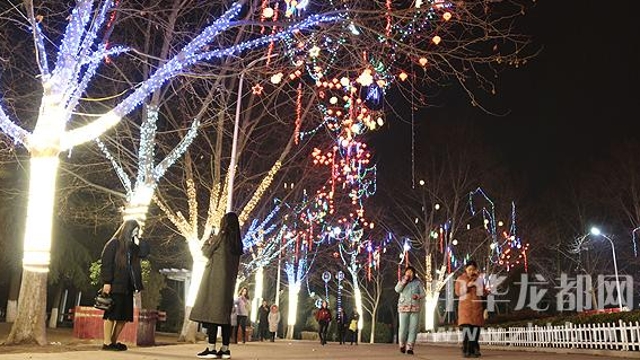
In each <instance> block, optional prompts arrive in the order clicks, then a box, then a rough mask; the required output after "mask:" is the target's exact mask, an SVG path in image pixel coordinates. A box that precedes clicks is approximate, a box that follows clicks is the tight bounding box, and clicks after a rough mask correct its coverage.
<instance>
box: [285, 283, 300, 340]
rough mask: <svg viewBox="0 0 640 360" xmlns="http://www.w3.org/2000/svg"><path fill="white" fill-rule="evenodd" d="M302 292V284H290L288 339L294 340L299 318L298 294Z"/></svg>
mask: <svg viewBox="0 0 640 360" xmlns="http://www.w3.org/2000/svg"><path fill="white" fill-rule="evenodd" d="M299 292H300V283H293V284H292V283H289V309H288V316H287V322H288V325H289V326H288V327H287V339H288V340H293V332H294V330H295V326H296V320H297V317H298V293H299Z"/></svg>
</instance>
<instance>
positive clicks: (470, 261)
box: [464, 260, 478, 269]
mask: <svg viewBox="0 0 640 360" xmlns="http://www.w3.org/2000/svg"><path fill="white" fill-rule="evenodd" d="M469 266H474V267H476V268H478V263H477V262H475V261H473V260H469V261H467V263H466V264H464V268H465V269H466V268H468V267H469Z"/></svg>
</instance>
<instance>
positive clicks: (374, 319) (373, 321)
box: [369, 300, 378, 344]
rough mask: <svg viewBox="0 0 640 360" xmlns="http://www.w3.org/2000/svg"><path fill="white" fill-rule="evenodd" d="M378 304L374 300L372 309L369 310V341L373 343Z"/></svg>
mask: <svg viewBox="0 0 640 360" xmlns="http://www.w3.org/2000/svg"><path fill="white" fill-rule="evenodd" d="M377 314H378V304H377V300H376V304H375V305H374V306H373V311H372V312H371V335H370V336H369V343H370V344H375V342H376V321H378V316H377Z"/></svg>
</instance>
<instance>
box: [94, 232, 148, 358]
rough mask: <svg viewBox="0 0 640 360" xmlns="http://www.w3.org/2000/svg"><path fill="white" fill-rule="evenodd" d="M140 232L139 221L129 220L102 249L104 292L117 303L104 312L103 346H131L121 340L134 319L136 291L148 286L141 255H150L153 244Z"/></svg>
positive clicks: (110, 348) (123, 348)
mask: <svg viewBox="0 0 640 360" xmlns="http://www.w3.org/2000/svg"><path fill="white" fill-rule="evenodd" d="M139 236H140V225H139V224H138V222H137V221H135V220H127V221H125V222H124V223H123V224H122V225H121V226H120V228H118V230H117V231H116V233H115V234H113V237H112V238H111V240H109V241H108V242H107V243H106V244H105V245H104V248H103V249H102V257H101V261H102V265H101V267H100V276H101V278H102V283H103V284H104V285H103V286H102V293H103V294H108V295H110V296H111V298H112V299H113V306H112V307H111V308H110V309H109V310H107V311H105V312H104V316H103V319H104V324H103V327H104V341H103V343H102V350H112V351H124V350H127V346H126V345H125V344H123V343H120V342H118V337H119V336H120V333H121V332H122V329H124V325H125V324H126V323H127V322H129V321H133V294H134V292H138V291H142V289H143V288H144V287H143V285H142V267H141V265H140V259H141V258H145V257H147V256H148V255H149V244H148V243H147V242H146V241H144V240H141V239H140V238H139Z"/></svg>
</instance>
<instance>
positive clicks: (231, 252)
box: [189, 213, 243, 359]
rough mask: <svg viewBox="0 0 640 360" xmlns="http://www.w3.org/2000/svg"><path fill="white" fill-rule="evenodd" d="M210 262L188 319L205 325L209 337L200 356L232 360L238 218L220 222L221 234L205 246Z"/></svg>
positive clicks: (231, 216)
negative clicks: (231, 345)
mask: <svg viewBox="0 0 640 360" xmlns="http://www.w3.org/2000/svg"><path fill="white" fill-rule="evenodd" d="M203 253H204V256H206V257H207V258H208V259H209V262H208V263H207V266H206V268H205V270H204V274H203V276H202V283H201V284H200V289H199V291H198V297H197V298H196V302H195V304H194V305H193V309H192V310H191V315H190V316H189V319H191V320H192V321H196V322H200V323H203V325H204V326H205V327H206V328H207V332H208V335H209V345H208V346H207V348H206V349H204V351H202V352H201V353H199V354H198V357H199V358H203V359H215V358H221V359H230V358H231V351H230V350H229V339H230V337H231V309H232V308H233V298H234V293H233V290H234V287H235V284H236V278H237V277H238V266H239V265H240V256H241V255H242V253H243V248H242V239H241V237H240V224H239V222H238V215H236V214H235V213H227V214H226V215H225V216H224V217H223V218H222V220H221V221H220V232H219V233H218V234H217V235H214V236H212V237H211V239H210V240H209V241H208V242H207V243H206V244H205V246H204V247H203ZM218 326H220V327H222V348H221V349H220V351H218V352H216V338H217V337H218Z"/></svg>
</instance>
